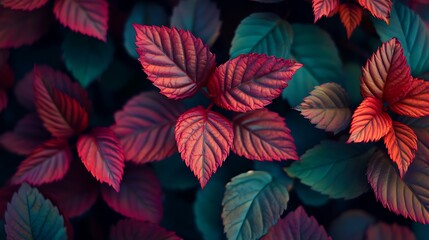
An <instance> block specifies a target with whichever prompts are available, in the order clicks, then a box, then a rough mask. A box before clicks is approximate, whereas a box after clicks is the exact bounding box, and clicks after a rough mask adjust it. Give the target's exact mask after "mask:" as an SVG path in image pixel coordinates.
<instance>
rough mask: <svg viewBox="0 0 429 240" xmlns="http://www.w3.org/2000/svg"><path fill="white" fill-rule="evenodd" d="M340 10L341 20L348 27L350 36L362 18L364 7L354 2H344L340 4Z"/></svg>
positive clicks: (348, 35)
mask: <svg viewBox="0 0 429 240" xmlns="http://www.w3.org/2000/svg"><path fill="white" fill-rule="evenodd" d="M338 11H339V13H340V19H341V22H342V23H343V25H344V26H345V27H346V31H347V37H348V38H350V37H351V36H352V33H353V31H354V30H355V28H356V27H357V26H359V24H360V21H361V20H362V9H361V8H360V7H358V6H357V5H356V4H353V3H343V4H341V5H340V8H339V9H338Z"/></svg>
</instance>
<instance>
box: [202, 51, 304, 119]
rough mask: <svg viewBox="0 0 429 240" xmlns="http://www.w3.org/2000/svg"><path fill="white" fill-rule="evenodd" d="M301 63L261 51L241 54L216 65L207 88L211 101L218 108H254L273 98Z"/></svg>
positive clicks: (238, 109)
mask: <svg viewBox="0 0 429 240" xmlns="http://www.w3.org/2000/svg"><path fill="white" fill-rule="evenodd" d="M301 66H302V64H299V63H295V62H293V61H290V60H284V59H281V58H276V57H271V56H267V55H265V54H255V53H251V54H247V55H244V54H243V55H240V56H238V57H236V58H234V59H232V60H229V61H227V62H226V63H224V64H222V65H220V66H219V67H218V68H217V69H216V71H215V73H214V74H213V76H212V78H211V79H210V81H209V82H208V85H207V87H208V90H209V93H210V95H211V96H213V101H214V102H215V103H216V104H217V105H218V106H220V107H222V108H225V109H227V110H232V111H236V112H247V111H251V110H256V109H260V108H263V107H264V106H266V105H268V104H270V103H271V101H272V100H273V99H275V98H277V97H278V96H279V95H280V93H281V92H282V91H283V89H284V88H285V87H287V85H288V82H289V80H290V79H291V78H292V76H293V74H295V71H296V70H298V69H299V68H300V67H301Z"/></svg>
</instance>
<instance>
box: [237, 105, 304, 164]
mask: <svg viewBox="0 0 429 240" xmlns="http://www.w3.org/2000/svg"><path fill="white" fill-rule="evenodd" d="M233 124H234V141H233V145H232V151H233V152H234V153H236V154H237V155H239V156H244V157H245V158H247V159H252V160H259V161H272V160H286V159H293V160H298V159H299V157H298V154H297V153H296V147H295V143H294V140H293V137H292V135H291V133H290V130H289V128H288V127H287V126H286V123H285V120H284V118H282V117H280V116H279V115H278V114H277V113H275V112H270V111H268V109H265V108H264V109H260V110H255V111H252V112H247V113H240V114H237V115H236V116H234V119H233Z"/></svg>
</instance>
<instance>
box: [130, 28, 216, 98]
mask: <svg viewBox="0 0 429 240" xmlns="http://www.w3.org/2000/svg"><path fill="white" fill-rule="evenodd" d="M134 28H135V30H136V33H137V36H136V45H137V53H138V54H139V55H140V58H139V61H140V63H141V64H142V66H143V70H144V71H145V73H146V74H147V75H148V78H149V80H151V81H152V82H153V84H154V85H155V86H156V87H158V88H159V89H160V90H161V93H162V94H164V95H166V96H167V97H169V98H173V99H181V98H186V97H190V96H192V95H193V94H195V92H196V91H197V90H198V89H199V88H200V87H201V86H203V85H205V84H206V82H207V80H208V79H209V77H210V75H211V74H212V72H213V71H214V70H215V67H216V63H215V56H214V55H213V54H212V53H211V52H210V50H209V48H208V47H207V46H205V45H204V44H203V42H202V41H201V39H199V38H195V37H194V36H193V35H192V34H191V33H190V32H189V31H184V30H177V29H176V28H167V27H157V26H142V25H138V24H135V25H134Z"/></svg>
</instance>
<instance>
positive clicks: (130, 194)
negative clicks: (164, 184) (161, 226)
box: [101, 165, 162, 223]
mask: <svg viewBox="0 0 429 240" xmlns="http://www.w3.org/2000/svg"><path fill="white" fill-rule="evenodd" d="M120 189H121V190H120V191H119V192H116V191H115V190H113V189H112V188H110V187H107V186H106V185H103V186H102V188H101V193H102V196H103V199H104V201H106V203H107V205H109V206H110V207H111V208H112V209H113V210H115V211H117V212H118V213H120V214H122V215H124V216H126V217H130V218H133V219H137V220H141V221H148V222H152V223H159V222H160V221H161V218H162V191H161V184H160V183H159V181H158V179H157V178H156V176H155V173H154V172H153V171H152V169H150V168H149V167H147V166H146V165H129V166H127V167H126V168H125V174H124V178H123V179H122V182H121V188H120Z"/></svg>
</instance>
